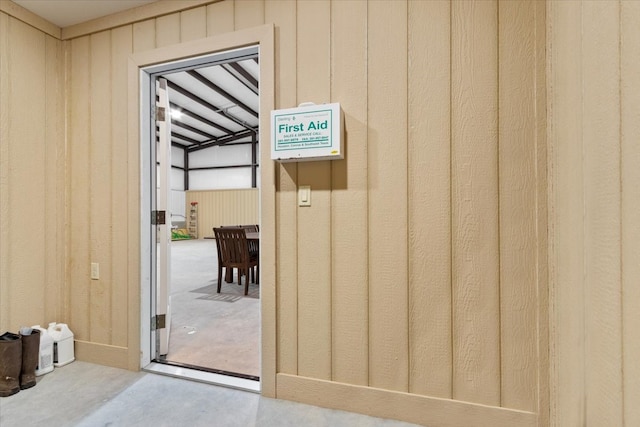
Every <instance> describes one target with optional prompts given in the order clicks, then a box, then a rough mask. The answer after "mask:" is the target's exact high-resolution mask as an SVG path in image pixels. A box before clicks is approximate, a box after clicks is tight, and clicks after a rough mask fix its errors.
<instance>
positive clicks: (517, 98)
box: [498, 1, 538, 411]
mask: <svg viewBox="0 0 640 427" xmlns="http://www.w3.org/2000/svg"><path fill="white" fill-rule="evenodd" d="M498 5H499V10H498V14H499V19H498V22H499V25H500V27H499V29H498V31H499V33H498V43H499V44H498V49H499V51H498V56H499V58H500V65H499V70H498V75H499V81H498V88H499V89H498V90H499V99H498V102H499V107H498V111H499V117H498V124H499V129H498V132H499V133H498V138H499V157H498V165H499V177H500V212H499V218H500V326H501V331H500V334H501V335H500V344H501V345H500V351H501V394H502V397H501V406H503V407H507V408H513V409H521V410H525V411H534V410H535V409H536V405H537V399H536V383H537V354H536V353H537V339H536V338H537V335H536V332H537V325H536V316H537V313H538V304H537V298H536V297H537V295H536V260H537V258H536V250H537V246H536V242H537V239H536V115H535V110H536V55H535V48H536V43H535V41H536V40H535V29H536V28H535V25H536V21H535V19H532V17H534V16H535V14H534V12H535V9H534V8H535V2H534V1H520V2H499V3H498Z"/></svg>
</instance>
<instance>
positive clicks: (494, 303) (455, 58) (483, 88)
mask: <svg viewBox="0 0 640 427" xmlns="http://www.w3.org/2000/svg"><path fill="white" fill-rule="evenodd" d="M451 37H452V43H451V50H452V54H451V86H452V89H451V90H452V99H451V127H452V207H453V211H452V236H453V257H452V263H453V299H452V301H453V356H454V360H453V398H454V399H456V400H465V401H472V402H477V403H483V404H487V405H495V406H497V405H499V404H500V319H499V313H500V311H499V286H500V285H499V280H500V279H499V248H498V246H499V240H498V239H499V237H498V236H499V231H498V156H497V154H498V150H497V149H498V145H497V80H498V79H497V64H498V58H497V54H498V52H497V2H493V1H492V2H481V3H480V2H478V3H472V2H454V3H452V29H451Z"/></svg>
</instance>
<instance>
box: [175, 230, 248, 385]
mask: <svg viewBox="0 0 640 427" xmlns="http://www.w3.org/2000/svg"><path fill="white" fill-rule="evenodd" d="M217 261H218V260H217V255H216V243H215V240H209V239H200V240H181V241H174V242H172V244H171V293H170V295H171V307H172V314H171V331H170V339H169V354H168V355H167V360H168V361H171V362H176V363H181V364H188V365H194V366H201V367H205V368H210V369H219V370H223V371H228V372H236V373H239V374H246V375H251V376H255V377H259V376H260V299H259V295H260V287H259V285H257V284H251V285H250V287H249V295H248V296H246V297H245V296H244V284H243V286H239V285H238V282H237V278H235V279H234V283H226V282H224V280H223V286H222V291H221V293H220V294H218V293H217V282H218V262H217ZM243 283H244V282H243Z"/></svg>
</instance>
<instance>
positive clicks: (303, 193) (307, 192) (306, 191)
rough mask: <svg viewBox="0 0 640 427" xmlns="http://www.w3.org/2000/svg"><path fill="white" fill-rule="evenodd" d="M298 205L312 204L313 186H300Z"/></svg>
mask: <svg viewBox="0 0 640 427" xmlns="http://www.w3.org/2000/svg"><path fill="white" fill-rule="evenodd" d="M298 206H311V186H310V185H300V186H298Z"/></svg>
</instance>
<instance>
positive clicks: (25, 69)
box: [0, 13, 60, 332]
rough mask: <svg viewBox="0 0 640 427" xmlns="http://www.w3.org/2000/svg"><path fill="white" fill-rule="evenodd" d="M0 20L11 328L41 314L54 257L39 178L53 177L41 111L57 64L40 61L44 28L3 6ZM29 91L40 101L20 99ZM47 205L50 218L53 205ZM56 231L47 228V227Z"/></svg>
mask: <svg viewBox="0 0 640 427" xmlns="http://www.w3.org/2000/svg"><path fill="white" fill-rule="evenodd" d="M0 24H1V25H2V29H1V31H2V33H0V35H1V36H2V37H3V39H6V40H7V42H8V44H7V45H4V44H3V45H2V47H3V52H2V57H1V59H0V61H2V65H1V66H0V72H1V73H2V74H1V77H0V79H1V80H2V86H0V87H1V88H2V100H3V102H2V104H0V107H1V108H2V110H3V111H2V116H1V119H2V121H1V123H0V124H1V125H2V127H3V131H2V134H1V136H2V146H3V147H2V149H1V151H0V155H1V159H0V165H1V167H2V181H0V191H1V193H2V203H3V207H2V210H1V211H0V212H1V217H2V219H1V223H0V224H1V226H2V239H3V240H4V241H5V242H6V243H5V242H3V244H2V247H1V249H2V259H3V262H2V270H3V272H2V276H0V277H1V279H2V284H1V285H2V288H3V293H2V294H1V296H2V298H3V301H2V303H1V304H2V305H1V308H2V312H3V313H2V315H0V323H1V324H2V325H1V327H2V328H3V329H4V328H6V329H7V330H11V331H13V332H17V330H18V328H20V327H21V326H24V325H28V326H31V324H32V323H33V322H34V321H37V322H44V321H46V319H45V315H46V314H47V303H46V300H45V298H46V296H47V295H46V294H45V292H43V290H44V286H45V283H46V280H47V278H46V273H47V269H46V264H45V263H46V262H47V261H53V260H54V259H55V256H54V255H53V254H51V255H50V254H47V253H46V252H45V244H46V239H47V234H46V232H47V231H48V230H47V224H48V221H47V211H46V208H47V207H48V206H47V199H46V193H45V185H46V183H47V181H48V180H53V181H54V182H55V181H56V174H55V171H53V172H54V173H53V174H51V172H52V171H51V169H49V168H47V163H46V162H47V161H48V159H46V157H45V147H46V146H47V142H48V135H47V134H46V130H47V119H54V117H55V116H54V115H51V114H50V113H48V112H47V111H46V108H45V107H46V101H45V99H44V96H45V93H46V90H47V83H48V79H47V78H48V75H49V73H55V72H56V69H55V68H53V69H52V70H47V69H46V68H45V67H46V66H47V65H50V64H48V63H47V58H46V57H47V38H48V37H49V36H47V35H45V33H43V32H41V31H38V30H36V29H34V28H33V27H31V26H29V25H27V24H25V23H23V22H21V21H19V20H17V19H14V18H12V17H9V16H7V15H5V14H4V13H2V21H0ZM4 49H6V50H4ZM49 89H50V90H51V89H53V88H49ZM54 93H55V92H54ZM33 99H40V100H42V102H37V103H30V102H25V100H33ZM58 136H59V135H55V134H54V135H52V137H51V139H50V140H49V141H50V143H51V144H52V149H53V150H54V151H55V150H56V149H57V147H58V141H59V140H58V139H57V137H58ZM9 142H10V143H9ZM56 160H57V159H53V162H54V163H55V162H56ZM47 172H48V173H47ZM50 213H51V215H53V218H56V216H55V213H56V212H55V210H52V211H51V212H50ZM55 231H56V230H55V228H54V229H51V232H52V233H55ZM52 257H53V259H52ZM54 262H55V261H54ZM59 280H60V277H59V276H58V277H54V278H53V280H52V283H51V285H53V286H55V287H56V288H57V289H60V287H59V286H60V282H59ZM4 289H6V290H4Z"/></svg>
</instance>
